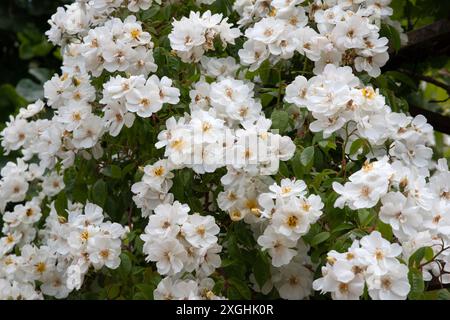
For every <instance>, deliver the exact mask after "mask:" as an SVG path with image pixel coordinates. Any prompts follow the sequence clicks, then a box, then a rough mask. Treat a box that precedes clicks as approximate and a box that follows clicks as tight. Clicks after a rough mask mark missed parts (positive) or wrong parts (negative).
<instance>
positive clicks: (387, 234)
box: [376, 220, 394, 241]
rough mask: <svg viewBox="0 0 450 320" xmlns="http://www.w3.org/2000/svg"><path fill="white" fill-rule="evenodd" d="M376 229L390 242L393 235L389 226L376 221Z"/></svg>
mask: <svg viewBox="0 0 450 320" xmlns="http://www.w3.org/2000/svg"><path fill="white" fill-rule="evenodd" d="M376 229H377V231H379V232H380V233H381V235H382V236H383V238H384V239H386V240H388V241H392V238H393V236H394V235H393V232H392V227H391V226H390V225H389V224H387V223H384V222H383V221H381V220H378V222H377V228H376Z"/></svg>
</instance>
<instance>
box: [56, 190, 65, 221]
mask: <svg viewBox="0 0 450 320" xmlns="http://www.w3.org/2000/svg"><path fill="white" fill-rule="evenodd" d="M55 209H56V212H57V213H58V215H60V216H62V217H67V212H66V209H67V197H66V193H65V192H60V193H59V194H58V196H57V197H56V200H55Z"/></svg>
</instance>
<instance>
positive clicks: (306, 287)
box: [250, 238, 316, 300]
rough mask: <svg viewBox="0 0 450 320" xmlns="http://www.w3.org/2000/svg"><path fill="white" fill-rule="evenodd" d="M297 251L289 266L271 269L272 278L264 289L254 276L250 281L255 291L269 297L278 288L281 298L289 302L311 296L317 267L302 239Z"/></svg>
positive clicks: (299, 241)
mask: <svg viewBox="0 0 450 320" xmlns="http://www.w3.org/2000/svg"><path fill="white" fill-rule="evenodd" d="M296 250H297V252H298V253H297V254H296V255H295V256H294V257H293V258H292V260H291V261H290V262H289V263H288V264H286V265H283V266H281V267H274V266H272V267H271V269H270V277H268V280H267V281H266V283H264V285H263V286H262V287H260V286H259V285H258V283H257V282H256V279H255V277H254V275H253V274H252V275H251V276H250V281H251V282H252V283H253V289H254V290H255V291H256V292H261V293H262V294H265V295H267V294H269V293H270V292H271V291H272V290H273V288H276V289H277V291H278V293H279V295H280V297H281V298H282V299H287V300H302V299H305V298H307V297H308V296H310V295H311V294H312V283H313V280H314V269H315V268H316V266H314V265H313V263H312V262H311V259H310V257H309V255H308V251H309V246H307V245H305V243H304V242H303V240H302V239H301V238H300V239H299V240H298V243H297V246H296Z"/></svg>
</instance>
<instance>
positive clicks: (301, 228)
mask: <svg viewBox="0 0 450 320" xmlns="http://www.w3.org/2000/svg"><path fill="white" fill-rule="evenodd" d="M269 189H270V192H268V193H263V194H261V195H260V196H259V199H258V200H259V204H260V206H261V207H262V212H261V216H262V217H263V218H267V219H269V221H270V222H269V225H268V227H267V228H266V229H265V231H264V233H263V234H262V235H261V236H260V237H259V238H258V244H259V245H260V246H261V247H262V248H263V250H268V252H269V254H270V256H271V257H272V265H273V266H275V267H281V266H283V265H286V264H288V263H289V262H290V261H291V260H292V258H293V257H294V256H295V255H296V254H297V251H295V250H294V249H292V248H295V247H296V246H297V242H298V240H299V239H300V237H301V236H303V235H305V234H307V233H308V231H309V229H310V226H311V224H314V223H315V222H316V221H317V220H318V219H319V218H320V216H321V215H322V208H323V206H324V205H323V203H322V200H321V199H320V197H319V196H317V195H310V196H309V197H307V196H306V184H305V183H304V182H303V181H301V180H290V179H283V180H281V183H280V185H278V184H276V183H275V184H273V185H271V186H270V187H269Z"/></svg>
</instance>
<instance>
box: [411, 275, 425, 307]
mask: <svg viewBox="0 0 450 320" xmlns="http://www.w3.org/2000/svg"><path fill="white" fill-rule="evenodd" d="M408 279H409V284H410V285H411V291H410V292H409V295H408V297H409V299H411V300H419V299H420V298H421V297H422V295H423V291H424V290H425V284H424V281H423V276H422V272H421V271H420V270H417V269H410V270H409V273H408Z"/></svg>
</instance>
